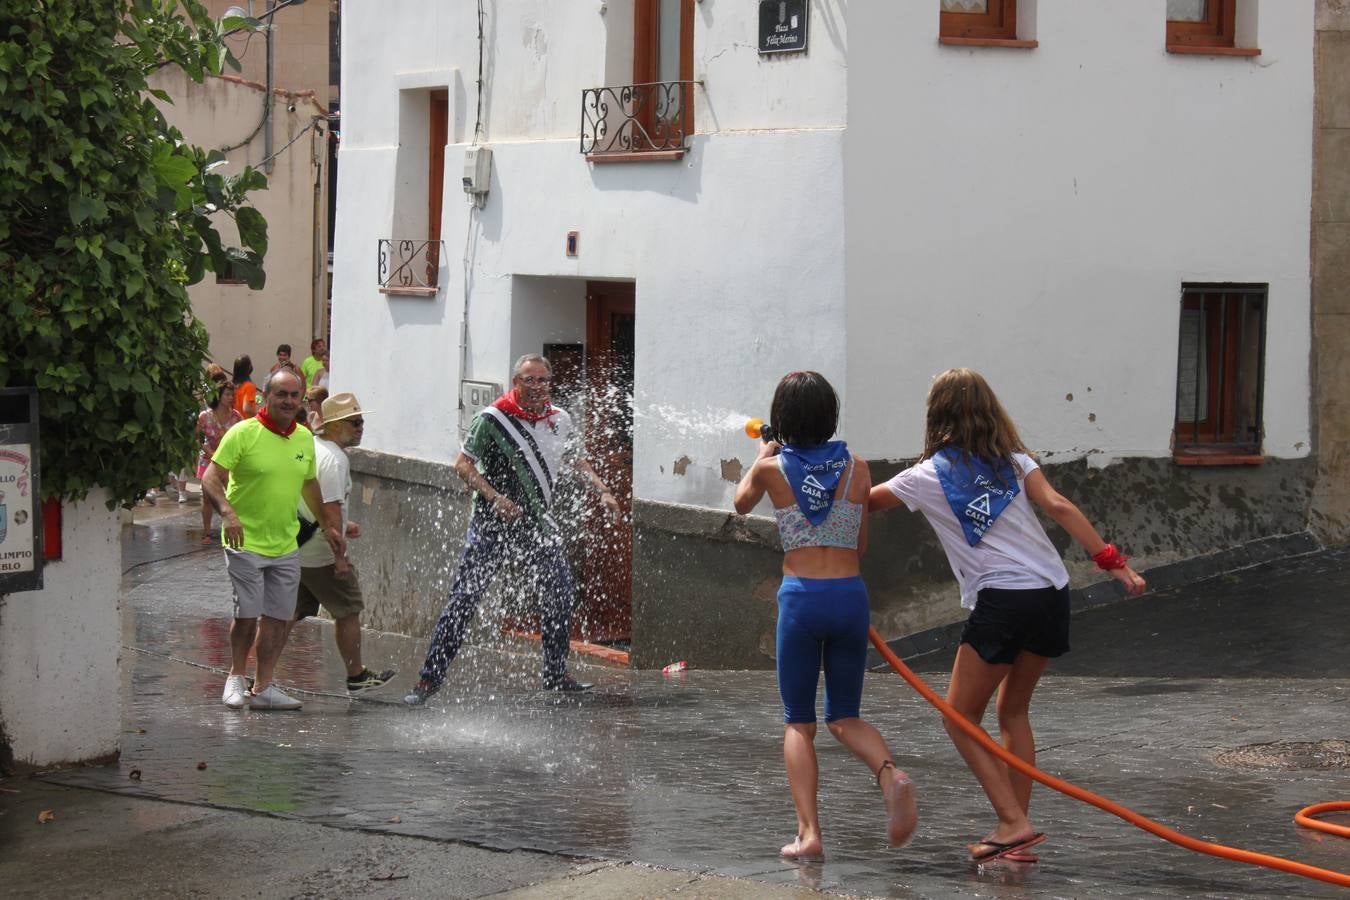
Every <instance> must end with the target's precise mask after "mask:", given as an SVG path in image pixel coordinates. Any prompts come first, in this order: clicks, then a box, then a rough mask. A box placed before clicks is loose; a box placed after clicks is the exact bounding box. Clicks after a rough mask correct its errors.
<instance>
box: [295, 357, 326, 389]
mask: <svg viewBox="0 0 1350 900" xmlns="http://www.w3.org/2000/svg"><path fill="white" fill-rule="evenodd" d="M322 368H323V360H321V359H316V358H314V357H313V356H306V357H305V361H304V362H302V363H301V364H300V374H302V375H304V376H305V384H307V385H310V386H313V384H314V375H315V373H317V372H318V371H319V370H320V369H322Z"/></svg>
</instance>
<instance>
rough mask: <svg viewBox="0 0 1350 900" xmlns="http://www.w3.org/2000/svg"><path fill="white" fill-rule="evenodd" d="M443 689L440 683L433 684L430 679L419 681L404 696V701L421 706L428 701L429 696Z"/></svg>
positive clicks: (410, 704)
mask: <svg viewBox="0 0 1350 900" xmlns="http://www.w3.org/2000/svg"><path fill="white" fill-rule="evenodd" d="M440 689H441V686H440V685H439V684H432V683H431V682H429V681H419V682H417V684H415V685H413V689H412V690H411V691H409V692H408V695H407V696H406V697H404V698H403V702H404V703H406V704H408V705H409V706H421V705H422V704H423V703H426V702H427V698H428V697H430V696H432V695H433V694H435V693H436V692H437V691H439V690H440Z"/></svg>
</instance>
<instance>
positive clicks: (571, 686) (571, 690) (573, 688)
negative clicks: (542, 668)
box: [544, 675, 595, 694]
mask: <svg viewBox="0 0 1350 900" xmlns="http://www.w3.org/2000/svg"><path fill="white" fill-rule="evenodd" d="M593 687H595V685H593V684H590V683H588V682H585V681H577V680H576V679H575V678H573V677H572V676H571V675H564V676H563V677H562V678H560V679H558V680H557V681H550V682H547V683H545V684H544V690H546V691H559V692H561V693H565V694H575V693H579V692H581V691H589V690H590V689H591V688H593Z"/></svg>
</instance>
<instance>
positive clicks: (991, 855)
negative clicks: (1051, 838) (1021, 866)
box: [970, 831, 1045, 862]
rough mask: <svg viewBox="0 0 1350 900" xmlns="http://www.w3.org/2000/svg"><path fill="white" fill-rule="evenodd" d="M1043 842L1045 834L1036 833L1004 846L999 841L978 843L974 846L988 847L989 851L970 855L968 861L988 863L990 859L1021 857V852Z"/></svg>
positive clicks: (1024, 860)
mask: <svg viewBox="0 0 1350 900" xmlns="http://www.w3.org/2000/svg"><path fill="white" fill-rule="evenodd" d="M1044 840H1045V834H1044V833H1042V832H1039V831H1038V832H1036V833H1035V834H1033V835H1032V836H1031V837H1029V838H1026V839H1025V840H1021V841H1013V842H1011V843H1008V844H1004V843H1001V842H999V841H989V840H984V841H978V842H977V843H976V844H975V846H976V847H980V846H983V847H989V848H991V849H990V850H989V851H988V852H987V853H972V854H971V855H970V861H971V862H989V861H990V860H991V859H1006V858H1008V857H1010V856H1013V855H1017V856H1023V855H1024V854H1023V853H1022V851H1023V850H1030V849H1031V848H1032V847H1035V846H1036V845H1037V844H1039V843H1041V842H1042V841H1044ZM1019 861H1021V862H1030V861H1031V860H1026V859H1023V860H1019Z"/></svg>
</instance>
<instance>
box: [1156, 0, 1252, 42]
mask: <svg viewBox="0 0 1350 900" xmlns="http://www.w3.org/2000/svg"><path fill="white" fill-rule="evenodd" d="M1236 42H1237V0H1167V50H1168V52H1169V53H1199V54H1210V55H1216V54H1217V55H1236V56H1256V55H1258V54H1259V53H1260V52H1261V51H1260V50H1258V49H1256V48H1255V47H1238V46H1237V45H1236Z"/></svg>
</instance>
